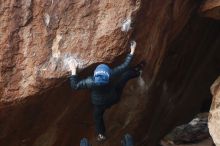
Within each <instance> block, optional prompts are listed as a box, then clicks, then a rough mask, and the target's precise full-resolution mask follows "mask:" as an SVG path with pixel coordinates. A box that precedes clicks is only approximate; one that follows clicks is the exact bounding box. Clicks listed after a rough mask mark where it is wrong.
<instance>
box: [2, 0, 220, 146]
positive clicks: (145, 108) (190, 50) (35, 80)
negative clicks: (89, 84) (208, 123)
mask: <svg viewBox="0 0 220 146" xmlns="http://www.w3.org/2000/svg"><path fill="white" fill-rule="evenodd" d="M200 5H201V3H200V2H198V1H192V0H171V1H164V0H154V1H150V0H143V1H133V0H122V1H116V0H112V1H105V0H103V1H97V0H91V1H90V0H84V1H82V0H74V1H72V0H62V1H58V0H27V1H16V0H5V1H4V2H0V14H1V15H0V20H1V23H0V47H1V49H0V65H1V68H0V71H1V74H0V87H1V88H0V109H1V110H0V129H1V130H0V145H4V146H30V145H33V146H72V145H73V146H76V145H78V143H79V140H80V138H82V137H83V136H85V137H88V138H89V139H90V140H91V142H92V143H95V141H94V124H93V120H92V112H91V111H92V105H91V103H90V99H89V92H85V91H79V92H73V91H71V90H70V87H69V84H68V82H67V80H66V79H67V76H68V75H69V69H68V65H67V62H68V61H69V60H73V61H79V62H80V68H81V69H85V70H83V71H82V73H81V75H82V76H86V75H88V74H89V73H91V72H92V70H93V69H94V65H95V64H96V63H98V62H102V61H105V62H108V63H112V64H118V63H120V61H121V59H122V58H123V57H122V56H121V55H124V54H125V52H126V48H127V47H128V42H129V40H130V39H131V38H132V39H135V40H137V43H138V46H137V52H136V58H135V62H138V61H139V60H141V59H145V60H146V62H147V67H146V68H145V70H144V71H143V79H144V80H143V81H144V82H141V83H142V84H138V83H137V82H135V81H133V82H130V84H129V85H128V86H127V88H126V92H125V93H124V96H123V98H122V100H121V102H120V104H118V105H115V106H113V107H112V108H111V109H109V111H107V113H106V115H105V120H106V124H107V136H108V137H109V140H108V141H106V142H105V144H103V145H105V146H118V145H120V144H119V143H120V138H121V137H122V135H124V133H127V132H129V133H131V134H132V135H133V136H134V137H135V140H136V142H137V145H150V146H154V145H157V144H158V141H159V140H160V139H161V138H162V137H163V136H164V135H165V134H166V133H167V132H168V131H169V130H171V129H172V128H173V127H174V126H175V125H177V124H180V123H181V122H185V121H187V120H190V119H191V118H192V117H193V116H194V114H195V113H196V112H198V111H199V110H200V108H201V106H202V104H203V102H204V100H205V99H206V98H207V97H209V96H210V93H209V87H210V85H211V83H212V82H213V80H214V79H215V78H216V77H217V75H218V73H219V72H220V71H219V65H220V63H219V62H220V60H219V55H218V54H220V50H219V46H220V27H219V26H220V24H219V22H218V21H214V20H209V19H206V18H200V16H198V15H197V13H198V9H199V7H200ZM129 18H131V20H132V21H133V25H132V28H133V29H132V30H130V31H129V32H122V31H121V26H122V25H123V23H124V20H129ZM116 60H117V61H116ZM112 64H111V65H112ZM186 105H187V107H186ZM180 113H181V114H180ZM96 145H98V144H96Z"/></svg>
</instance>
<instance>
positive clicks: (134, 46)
mask: <svg viewBox="0 0 220 146" xmlns="http://www.w3.org/2000/svg"><path fill="white" fill-rule="evenodd" d="M136 45H137V43H136V42H135V41H131V52H130V54H131V55H134V52H135V48H136Z"/></svg>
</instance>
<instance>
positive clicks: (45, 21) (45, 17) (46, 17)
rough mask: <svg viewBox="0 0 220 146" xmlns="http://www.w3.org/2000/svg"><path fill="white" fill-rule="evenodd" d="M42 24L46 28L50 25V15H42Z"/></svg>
mask: <svg viewBox="0 0 220 146" xmlns="http://www.w3.org/2000/svg"><path fill="white" fill-rule="evenodd" d="M44 23H45V24H46V26H48V25H49V24H50V15H49V14H47V13H45V14H44Z"/></svg>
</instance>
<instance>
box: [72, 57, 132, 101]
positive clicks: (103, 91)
mask: <svg viewBox="0 0 220 146" xmlns="http://www.w3.org/2000/svg"><path fill="white" fill-rule="evenodd" d="M132 58H133V55H131V54H128V55H127V57H126V59H125V61H124V63H123V64H121V65H119V66H117V67H115V68H113V69H112V72H111V77H110V83H109V84H107V85H105V86H98V85H96V84H95V82H94V78H93V76H89V77H88V78H86V79H82V80H80V79H79V78H78V76H77V75H72V76H71V77H70V84H71V87H72V88H73V89H75V90H79V89H91V90H92V93H91V97H92V103H93V104H95V105H106V104H108V103H109V102H112V101H114V99H117V96H118V95H117V92H116V90H115V85H114V83H112V82H111V81H112V79H113V78H115V77H118V76H120V75H121V74H122V73H124V72H125V71H126V70H127V69H128V68H129V64H130V62H131V60H132Z"/></svg>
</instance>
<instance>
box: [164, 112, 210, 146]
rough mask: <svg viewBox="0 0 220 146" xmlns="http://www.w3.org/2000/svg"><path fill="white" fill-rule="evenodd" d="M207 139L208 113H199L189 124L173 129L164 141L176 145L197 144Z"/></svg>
mask: <svg viewBox="0 0 220 146" xmlns="http://www.w3.org/2000/svg"><path fill="white" fill-rule="evenodd" d="M209 137H210V135H209V129H208V113H201V114H198V115H197V116H196V117H195V118H194V119H193V120H192V121H190V122H189V123H186V124H183V125H180V126H177V127H175V128H174V129H173V130H172V131H171V132H170V133H169V134H168V135H166V136H165V137H164V140H165V141H170V143H173V144H177V145H178V144H189V143H198V142H201V141H203V140H204V139H208V138H209Z"/></svg>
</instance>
